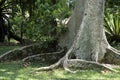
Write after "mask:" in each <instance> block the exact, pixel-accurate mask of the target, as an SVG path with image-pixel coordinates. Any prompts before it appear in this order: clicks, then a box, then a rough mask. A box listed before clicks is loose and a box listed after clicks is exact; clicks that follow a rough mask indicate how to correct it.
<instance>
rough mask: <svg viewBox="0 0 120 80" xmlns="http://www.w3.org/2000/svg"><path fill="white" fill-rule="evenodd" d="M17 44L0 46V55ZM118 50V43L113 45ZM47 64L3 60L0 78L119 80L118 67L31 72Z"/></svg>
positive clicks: (0, 79)
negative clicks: (24, 63)
mask: <svg viewBox="0 0 120 80" xmlns="http://www.w3.org/2000/svg"><path fill="white" fill-rule="evenodd" d="M18 47H19V46H0V55H1V54H3V53H5V52H6V51H9V50H11V49H14V48H18ZM115 47H116V48H118V49H119V50H120V47H119V46H118V45H116V46H115ZM46 65H47V64H45V63H44V64H42V63H37V62H34V63H31V64H30V65H29V66H27V67H23V66H21V65H20V64H19V63H18V62H16V61H13V62H4V63H2V62H1V63H0V80H81V79H82V80H83V79H84V80H88V79H91V80H120V69H118V71H119V72H118V73H115V72H106V71H101V72H98V71H95V70H79V71H78V72H77V73H75V74H72V73H69V72H66V71H65V70H64V69H61V68H59V69H54V70H50V71H39V72H33V69H36V68H38V67H41V66H46Z"/></svg>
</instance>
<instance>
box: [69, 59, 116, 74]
mask: <svg viewBox="0 0 120 80" xmlns="http://www.w3.org/2000/svg"><path fill="white" fill-rule="evenodd" d="M68 64H69V65H70V67H75V68H81V69H92V70H94V69H97V70H109V71H114V72H117V71H116V70H114V69H113V68H111V67H109V66H107V65H105V64H100V63H97V62H93V61H86V60H81V59H70V60H68Z"/></svg>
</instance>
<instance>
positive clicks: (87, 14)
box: [75, 0, 108, 61]
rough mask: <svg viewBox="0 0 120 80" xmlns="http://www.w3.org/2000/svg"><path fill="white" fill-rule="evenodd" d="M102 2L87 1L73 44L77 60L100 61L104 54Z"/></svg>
mask: <svg viewBox="0 0 120 80" xmlns="http://www.w3.org/2000/svg"><path fill="white" fill-rule="evenodd" d="M104 3H105V1H104V0H87V1H86V3H85V10H84V16H83V19H82V23H81V25H80V27H79V32H78V37H77V41H76V42H75V44H76V45H75V55H76V57H77V58H79V59H84V60H88V61H101V60H102V59H103V57H104V54H105V53H106V47H107V46H108V45H107V43H106V37H105V35H104V28H103V20H104V19H103V15H104Z"/></svg>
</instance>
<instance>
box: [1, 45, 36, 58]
mask: <svg viewBox="0 0 120 80" xmlns="http://www.w3.org/2000/svg"><path fill="white" fill-rule="evenodd" d="M34 45H37V43H35V44H32V45H28V46H24V47H21V48H16V49H13V50H10V51H8V52H6V53H4V54H3V55H1V56H0V60H2V58H4V57H5V56H7V55H9V54H12V53H14V52H19V51H22V50H24V49H26V48H29V47H31V46H34Z"/></svg>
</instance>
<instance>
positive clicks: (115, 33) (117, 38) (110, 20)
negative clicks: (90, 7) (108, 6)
mask: <svg viewBox="0 0 120 80" xmlns="http://www.w3.org/2000/svg"><path fill="white" fill-rule="evenodd" d="M104 20H105V31H106V35H107V38H108V40H109V41H110V42H120V16H119V14H117V13H110V12H107V13H105V18H104Z"/></svg>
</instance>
